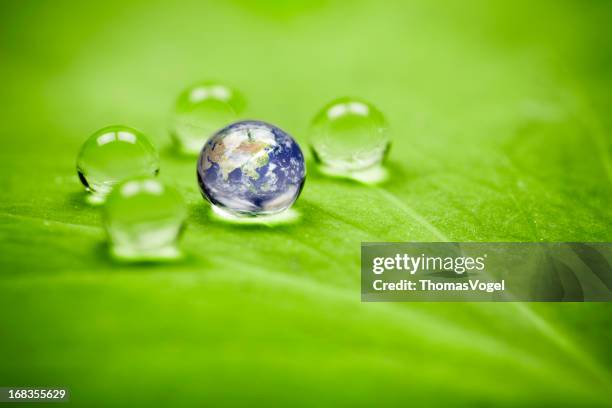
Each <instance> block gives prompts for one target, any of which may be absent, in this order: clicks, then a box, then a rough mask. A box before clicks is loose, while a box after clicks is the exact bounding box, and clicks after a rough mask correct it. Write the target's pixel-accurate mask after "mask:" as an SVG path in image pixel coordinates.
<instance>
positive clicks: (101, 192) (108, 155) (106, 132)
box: [77, 125, 159, 202]
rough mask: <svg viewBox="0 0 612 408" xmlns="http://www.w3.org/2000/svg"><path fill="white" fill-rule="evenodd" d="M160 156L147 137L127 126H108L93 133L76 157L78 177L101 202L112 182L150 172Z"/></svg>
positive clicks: (151, 172) (153, 171)
mask: <svg viewBox="0 0 612 408" xmlns="http://www.w3.org/2000/svg"><path fill="white" fill-rule="evenodd" d="M158 171H159V156H158V154H157V151H156V150H155V148H154V147H153V145H152V144H151V142H149V139H147V137H146V136H145V135H144V134H142V133H141V132H139V131H138V130H135V129H132V128H129V127H127V126H120V125H119V126H108V127H105V128H102V129H100V130H98V131H97V132H95V133H94V134H92V135H91V136H90V137H89V138H88V139H87V140H86V141H85V143H84V144H83V146H82V147H81V150H80V152H79V155H78V157H77V173H78V176H79V180H81V183H83V185H84V186H85V188H86V189H87V190H88V191H90V192H91V193H92V195H93V196H92V197H94V198H93V199H92V200H90V201H92V202H101V201H103V200H104V197H105V196H106V195H107V194H108V193H110V191H111V190H112V189H113V186H114V185H116V184H117V183H119V182H120V181H121V180H124V179H126V178H132V177H138V176H152V175H156V174H157V172H158Z"/></svg>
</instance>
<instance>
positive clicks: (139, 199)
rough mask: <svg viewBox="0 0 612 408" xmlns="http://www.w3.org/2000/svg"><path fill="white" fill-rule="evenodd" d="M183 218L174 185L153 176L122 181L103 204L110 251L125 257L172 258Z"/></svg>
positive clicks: (182, 203)
mask: <svg viewBox="0 0 612 408" xmlns="http://www.w3.org/2000/svg"><path fill="white" fill-rule="evenodd" d="M186 217H187V208H186V206H185V203H184V201H183V198H182V197H181V195H180V194H179V193H178V191H176V190H175V189H174V188H172V187H170V186H167V185H165V184H163V183H162V182H161V181H159V180H157V179H155V178H152V177H143V178H134V179H129V180H125V181H124V182H122V183H120V184H119V185H117V186H116V187H115V188H114V189H113V191H112V192H111V194H110V195H109V196H108V200H107V201H106V205H105V206H104V225H105V227H106V231H107V233H108V236H109V239H110V245H111V253H112V255H113V256H114V257H116V258H118V259H124V260H135V261H142V260H162V259H175V258H177V257H179V256H180V251H179V249H178V239H179V236H180V234H181V232H182V230H183V227H184V225H185V219H186Z"/></svg>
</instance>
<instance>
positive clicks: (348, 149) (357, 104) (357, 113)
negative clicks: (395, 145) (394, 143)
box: [310, 98, 390, 175]
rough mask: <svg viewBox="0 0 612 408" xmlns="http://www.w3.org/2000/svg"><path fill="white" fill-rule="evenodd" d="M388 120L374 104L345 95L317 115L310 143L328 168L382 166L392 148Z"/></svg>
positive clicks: (334, 171) (331, 170) (333, 170)
mask: <svg viewBox="0 0 612 408" xmlns="http://www.w3.org/2000/svg"><path fill="white" fill-rule="evenodd" d="M389 145H390V140H389V134H388V125H387V121H386V120H385V117H384V116H383V114H382V113H381V112H380V111H379V110H378V109H376V108H375V107H374V106H373V105H371V104H370V103H368V102H365V101H363V100H360V99H355V98H341V99H337V100H335V101H333V102H331V103H329V104H327V105H326V106H325V107H324V108H323V109H322V110H321V111H320V112H319V113H318V114H317V115H316V116H315V118H314V119H313V121H312V125H311V128H310V146H311V149H312V151H313V154H314V156H315V159H316V160H317V161H318V162H319V164H320V165H321V167H322V169H323V170H324V172H327V173H330V174H338V175H342V174H350V173H352V172H362V171H366V170H367V171H371V169H372V168H375V167H379V166H380V165H381V164H382V161H383V159H384V157H385V155H386V153H387V150H388V149H389Z"/></svg>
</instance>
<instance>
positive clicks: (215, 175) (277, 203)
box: [197, 120, 306, 216]
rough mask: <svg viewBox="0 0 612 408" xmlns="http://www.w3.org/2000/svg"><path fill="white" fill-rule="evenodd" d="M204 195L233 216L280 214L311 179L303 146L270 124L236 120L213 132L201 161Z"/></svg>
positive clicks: (201, 180)
mask: <svg viewBox="0 0 612 408" xmlns="http://www.w3.org/2000/svg"><path fill="white" fill-rule="evenodd" d="M197 173H198V182H199V185H200V190H201V191H202V195H203V196H204V197H205V198H206V199H208V200H209V201H210V202H211V203H212V204H213V205H214V206H217V208H220V209H221V211H226V212H229V213H230V214H232V215H244V216H257V215H270V214H276V213H279V212H281V211H283V210H286V209H287V208H289V207H290V206H291V205H292V204H293V203H294V202H295V200H296V199H297V198H298V196H299V195H300V192H301V191H302V187H303V186H304V180H305V177H306V166H305V164H304V155H303V154H302V150H301V149H300V146H299V145H298V144H297V143H296V141H295V140H294V139H293V138H292V137H291V136H290V135H289V134H287V133H286V132H284V131H283V130H281V129H279V128H278V127H276V126H273V125H271V124H269V123H265V122H261V121H255V120H248V121H241V122H236V123H233V124H231V125H229V126H227V127H226V128H224V129H221V130H220V131H218V132H217V133H216V134H215V135H213V136H212V137H211V138H210V139H209V140H208V141H207V142H206V144H205V145H204V148H203V149H202V152H201V153H200V158H199V160H198V168H197Z"/></svg>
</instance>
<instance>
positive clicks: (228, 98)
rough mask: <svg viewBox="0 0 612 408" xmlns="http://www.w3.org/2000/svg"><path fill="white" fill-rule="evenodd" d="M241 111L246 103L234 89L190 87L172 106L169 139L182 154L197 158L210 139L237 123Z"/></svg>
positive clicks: (206, 85) (215, 85)
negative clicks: (221, 130)
mask: <svg viewBox="0 0 612 408" xmlns="http://www.w3.org/2000/svg"><path fill="white" fill-rule="evenodd" d="M244 107H245V100H244V98H243V97H242V95H241V94H240V93H239V92H238V91H236V90H235V89H232V88H230V87H228V86H225V85H222V84H219V83H215V82H202V83H199V84H196V85H193V86H191V87H189V88H187V89H185V90H184V91H183V92H182V93H181V94H180V95H179V97H178V99H177V101H176V103H175V106H174V110H173V113H172V124H171V135H172V138H173V140H174V142H175V144H176V146H177V147H178V149H179V150H180V151H181V152H182V153H184V154H188V155H197V154H199V153H200V151H201V150H202V147H203V146H204V143H205V142H206V140H208V138H209V137H211V136H212V135H213V134H214V133H215V132H216V131H217V130H219V129H221V128H223V127H225V126H227V125H228V124H230V123H232V122H235V121H236V120H237V119H238V116H239V115H240V114H241V113H242V112H243V110H244Z"/></svg>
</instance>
